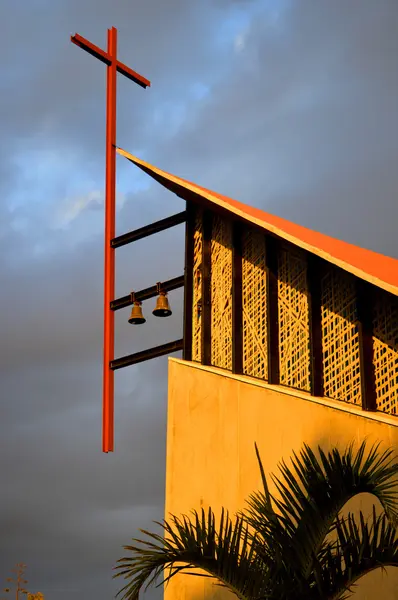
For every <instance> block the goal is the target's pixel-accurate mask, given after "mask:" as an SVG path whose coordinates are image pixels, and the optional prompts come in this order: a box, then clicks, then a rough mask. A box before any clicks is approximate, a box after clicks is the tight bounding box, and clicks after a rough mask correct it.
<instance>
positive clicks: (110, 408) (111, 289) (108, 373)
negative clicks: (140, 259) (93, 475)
mask: <svg viewBox="0 0 398 600" xmlns="http://www.w3.org/2000/svg"><path fill="white" fill-rule="evenodd" d="M108 54H109V56H110V57H111V64H110V65H109V66H108V67H107V81H106V167H105V277H104V374H103V407H102V451H103V452H113V445H114V373H113V371H112V369H111V368H110V363H111V361H112V360H113V359H114V357H115V356H114V352H115V315H114V312H113V311H112V310H111V309H110V303H111V301H112V300H113V299H114V297H115V250H114V248H112V247H111V240H112V239H113V238H114V237H115V204H116V197H115V196H116V194H115V190H116V62H117V29H115V27H112V29H108Z"/></svg>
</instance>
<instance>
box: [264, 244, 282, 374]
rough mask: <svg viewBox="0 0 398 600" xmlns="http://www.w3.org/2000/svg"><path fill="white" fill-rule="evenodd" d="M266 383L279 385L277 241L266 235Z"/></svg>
mask: <svg viewBox="0 0 398 600" xmlns="http://www.w3.org/2000/svg"><path fill="white" fill-rule="evenodd" d="M265 241H266V261H267V268H268V277H267V282H268V294H267V296H268V382H269V383H272V384H274V385H279V310H278V241H277V240H276V238H274V237H272V236H271V235H267V236H266V238H265Z"/></svg>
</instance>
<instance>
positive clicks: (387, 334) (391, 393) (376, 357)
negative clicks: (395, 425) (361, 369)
mask: <svg viewBox="0 0 398 600" xmlns="http://www.w3.org/2000/svg"><path fill="white" fill-rule="evenodd" d="M373 363H374V370H375V384H376V405H377V410H380V411H383V412H385V413H390V414H393V415H396V414H397V412H398V298H397V297H396V296H391V295H390V294H387V293H383V292H380V293H379V294H378V297H377V299H376V302H375V305H374V316H373Z"/></svg>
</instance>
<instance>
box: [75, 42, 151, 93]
mask: <svg viewBox="0 0 398 600" xmlns="http://www.w3.org/2000/svg"><path fill="white" fill-rule="evenodd" d="M70 39H71V42H73V43H74V44H76V46H79V48H82V49H83V50H85V51H86V52H88V53H89V54H91V55H92V56H95V58H98V59H99V60H100V61H101V62H103V63H105V64H106V65H108V66H109V65H110V64H111V63H112V59H111V57H110V56H109V54H108V53H107V52H105V50H102V48H99V47H98V46H96V45H95V44H92V43H91V42H89V41H88V40H86V38H84V37H83V36H81V35H79V34H78V33H76V34H75V35H71V37H70ZM116 71H117V72H118V73H120V74H121V75H124V76H125V77H127V79H131V80H132V81H134V82H135V83H137V84H138V85H140V86H141V87H143V88H146V87H150V85H151V82H150V81H149V79H146V78H145V77H143V76H142V75H140V74H139V73H137V72H136V71H133V69H130V67H128V66H127V65H125V64H123V63H122V62H120V60H117V61H116Z"/></svg>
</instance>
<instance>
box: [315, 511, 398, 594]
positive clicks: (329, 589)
mask: <svg viewBox="0 0 398 600" xmlns="http://www.w3.org/2000/svg"><path fill="white" fill-rule="evenodd" d="M336 532H337V541H336V542H334V543H333V542H331V543H330V547H329V549H328V550H327V551H326V552H325V553H324V555H323V557H322V559H321V560H319V561H316V562H315V564H316V569H315V570H316V571H317V573H318V577H317V578H316V580H315V578H314V582H313V597H314V598H319V597H325V598H329V599H330V600H342V599H343V597H345V598H347V597H348V596H347V595H346V594H347V592H351V591H352V588H353V586H354V585H355V583H356V582H357V581H358V579H360V578H361V577H362V576H363V575H365V574H366V573H369V572H370V571H372V570H374V569H377V568H385V567H387V566H394V567H398V536H397V533H398V532H397V526H396V524H395V522H393V521H390V520H389V519H388V517H387V515H386V514H382V515H379V516H377V515H376V510H375V508H373V515H372V518H371V519H369V520H368V521H366V520H365V518H364V516H363V513H362V512H359V514H358V517H357V518H356V517H355V516H354V515H352V514H349V515H348V517H347V518H346V519H343V518H337V520H336ZM315 570H314V571H315Z"/></svg>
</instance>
